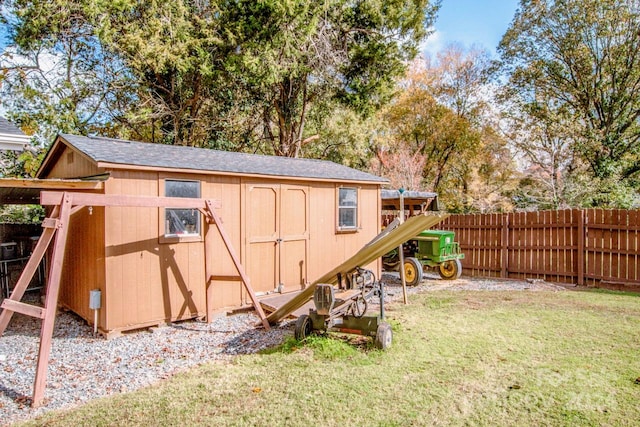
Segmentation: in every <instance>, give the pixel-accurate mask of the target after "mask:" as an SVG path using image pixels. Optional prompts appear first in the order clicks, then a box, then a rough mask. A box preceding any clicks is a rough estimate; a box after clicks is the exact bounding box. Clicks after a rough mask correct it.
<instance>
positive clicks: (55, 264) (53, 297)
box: [32, 193, 71, 408]
mask: <svg viewBox="0 0 640 427" xmlns="http://www.w3.org/2000/svg"><path fill="white" fill-rule="evenodd" d="M70 215H71V194H69V193H64V195H63V197H62V205H61V206H60V219H59V222H58V225H57V226H58V227H57V228H58V233H57V235H56V239H55V244H54V246H53V255H52V257H51V268H50V270H49V280H48V283H47V296H46V299H45V305H44V310H45V312H44V320H43V321H42V329H41V330H40V349H39V351H38V366H37V368H36V379H35V382H34V385H33V401H32V406H33V407H34V408H37V407H38V406H40V404H41V403H42V398H43V397H44V389H45V386H46V384H47V368H48V367H49V355H50V353H51V338H52V335H53V326H54V323H55V320H56V310H57V308H58V307H57V306H58V294H59V291H60V278H61V277H62V262H63V260H64V252H65V246H66V242H67V235H68V234H69V217H70Z"/></svg>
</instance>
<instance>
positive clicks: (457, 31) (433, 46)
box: [423, 0, 520, 55]
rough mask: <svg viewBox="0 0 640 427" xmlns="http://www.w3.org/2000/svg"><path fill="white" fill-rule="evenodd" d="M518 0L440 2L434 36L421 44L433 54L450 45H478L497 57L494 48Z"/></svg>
mask: <svg viewBox="0 0 640 427" xmlns="http://www.w3.org/2000/svg"><path fill="white" fill-rule="evenodd" d="M519 3H520V2H519V0H442V6H441V7H440V12H439V13H438V18H437V19H436V23H435V26H434V27H435V30H436V31H435V33H434V34H432V35H431V36H430V37H429V39H428V40H427V41H426V43H424V45H423V47H424V49H423V50H424V51H426V52H428V53H430V54H432V55H434V54H435V53H437V52H438V51H440V50H442V49H443V48H444V47H445V46H446V45H447V44H449V43H454V42H455V43H460V44H462V45H463V46H465V47H467V48H469V47H471V46H472V45H474V44H475V45H477V46H480V47H483V48H485V49H487V50H488V51H489V52H490V53H491V54H492V55H495V54H496V46H498V43H499V42H500V39H501V38H502V35H503V34H504V33H505V31H506V30H507V28H508V26H509V24H510V23H511V20H512V19H513V15H514V13H515V11H516V9H517V8H518V4H519Z"/></svg>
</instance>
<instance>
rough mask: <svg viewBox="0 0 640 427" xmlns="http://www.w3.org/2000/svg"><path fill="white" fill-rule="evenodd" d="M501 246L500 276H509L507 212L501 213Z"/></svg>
mask: <svg viewBox="0 0 640 427" xmlns="http://www.w3.org/2000/svg"><path fill="white" fill-rule="evenodd" d="M500 239H501V240H502V242H501V243H502V248H501V250H500V258H501V259H500V266H501V268H500V277H509V214H503V215H502V234H501V237H500Z"/></svg>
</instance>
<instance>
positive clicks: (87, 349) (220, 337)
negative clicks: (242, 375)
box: [0, 273, 564, 426]
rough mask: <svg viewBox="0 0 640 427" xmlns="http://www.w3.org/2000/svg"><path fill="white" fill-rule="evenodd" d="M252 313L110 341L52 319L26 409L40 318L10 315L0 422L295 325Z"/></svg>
mask: <svg viewBox="0 0 640 427" xmlns="http://www.w3.org/2000/svg"><path fill="white" fill-rule="evenodd" d="M425 277H426V278H425V280H424V281H423V282H422V284H420V285H418V286H415V287H408V288H407V291H408V294H409V295H411V294H414V293H418V292H425V291H437V290H481V291H493V290H496V291H497V290H514V291H522V290H547V291H549V290H552V291H556V290H562V289H564V288H562V287H560V286H556V285H552V284H549V283H545V282H543V281H532V282H526V281H524V282H523V281H513V280H508V281H507V280H493V279H477V278H461V279H458V280H452V281H443V280H440V279H439V277H437V275H431V274H426V275H425ZM383 281H384V283H385V285H386V288H385V289H386V293H387V294H388V297H387V301H393V300H398V299H402V288H401V285H400V280H399V278H398V275H397V273H396V274H394V273H385V274H383ZM258 323H259V319H258V317H257V316H256V315H255V314H253V313H241V314H233V315H229V316H220V317H218V318H217V319H215V321H214V322H213V323H211V324H207V323H203V322H198V321H185V322H180V323H175V324H170V325H167V326H162V327H157V328H149V329H145V330H139V331H134V332H130V333H125V334H123V335H122V336H120V337H116V338H113V339H111V340H105V339H104V338H102V337H100V336H98V337H96V336H94V335H93V329H92V328H91V327H90V326H89V325H87V324H86V323H85V322H84V320H82V319H80V318H79V317H77V316H76V315H74V314H73V313H69V312H60V313H59V314H58V316H57V318H56V325H55V329H54V334H53V343H52V348H51V358H50V363H49V371H48V375H47V388H46V391H45V402H44V405H43V406H42V407H40V408H37V409H32V408H31V407H30V401H31V394H32V388H33V381H34V377H35V365H36V362H37V358H38V341H39V333H40V321H39V320H36V319H33V318H29V317H26V316H22V315H18V314H15V315H14V316H13V319H12V320H11V323H10V324H9V327H8V328H7V331H6V332H5V334H4V335H3V336H2V337H0V425H3V426H4V425H9V424H11V423H13V422H16V421H19V420H24V419H29V418H33V417H35V416H37V415H39V414H42V413H44V412H46V411H49V410H52V409H59V408H68V407H72V406H75V405H78V404H82V403H84V402H86V401H88V400H91V399H95V398H97V397H102V396H107V395H110V394H114V393H121V392H126V391H132V390H136V389H139V388H141V387H144V386H146V385H149V384H152V383H154V382H157V381H159V380H161V379H164V378H168V377H170V376H171V375H173V374H175V373H176V372H179V371H182V370H185V369H188V368H189V367H193V366H196V365H198V364H201V363H204V362H208V361H215V360H218V361H229V360H231V359H232V358H233V357H234V356H236V355H238V354H247V353H255V352H257V351H259V350H261V349H264V348H269V347H273V346H276V345H278V344H280V343H282V342H283V340H284V339H285V338H286V337H287V336H291V335H292V334H293V325H294V324H293V322H282V323H281V325H279V326H278V327H274V328H272V329H271V330H270V331H265V330H264V329H262V328H260V329H257V328H256V327H255V325H256V324H258Z"/></svg>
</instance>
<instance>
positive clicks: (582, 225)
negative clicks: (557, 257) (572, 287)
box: [577, 209, 587, 286]
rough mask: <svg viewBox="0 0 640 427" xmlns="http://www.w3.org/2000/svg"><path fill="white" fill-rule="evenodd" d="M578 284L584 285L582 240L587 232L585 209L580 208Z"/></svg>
mask: <svg viewBox="0 0 640 427" xmlns="http://www.w3.org/2000/svg"><path fill="white" fill-rule="evenodd" d="M577 228H578V253H577V258H578V286H582V285H584V267H585V266H584V262H585V256H584V255H585V253H584V251H585V247H584V241H585V238H586V234H587V228H586V221H585V211H584V209H581V210H579V211H578V225H577Z"/></svg>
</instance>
